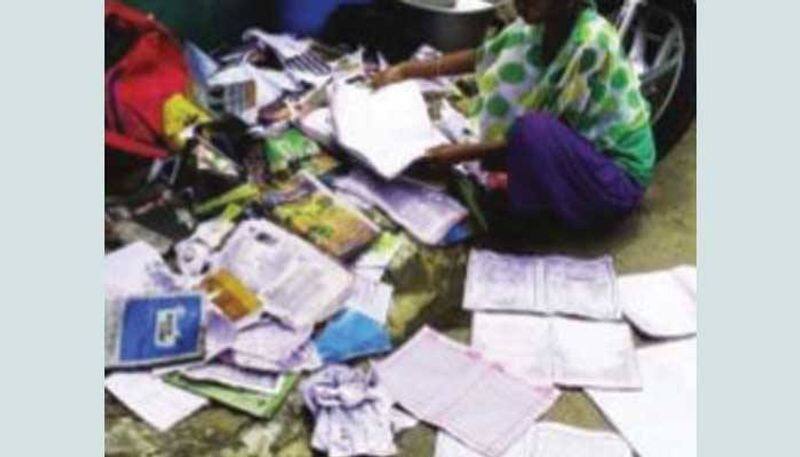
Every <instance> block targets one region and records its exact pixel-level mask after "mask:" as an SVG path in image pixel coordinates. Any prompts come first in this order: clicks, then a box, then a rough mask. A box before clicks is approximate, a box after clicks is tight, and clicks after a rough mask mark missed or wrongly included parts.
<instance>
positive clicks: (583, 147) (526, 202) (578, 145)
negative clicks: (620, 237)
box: [506, 113, 644, 229]
mask: <svg viewBox="0 0 800 457" xmlns="http://www.w3.org/2000/svg"><path fill="white" fill-rule="evenodd" d="M508 141H509V145H508V155H507V158H506V165H507V172H508V199H509V204H510V207H511V210H512V212H514V213H516V214H518V215H522V216H526V217H530V216H534V217H535V216H537V215H540V214H543V213H551V214H552V215H553V216H555V217H556V219H558V220H559V221H560V222H561V223H563V224H564V225H566V226H568V227H570V228H575V229H588V228H593V227H597V226H602V225H608V224H611V223H614V222H616V221H618V220H620V219H621V218H623V217H624V216H625V215H627V214H628V213H630V212H631V211H632V210H633V209H634V208H636V207H637V206H638V205H639V203H640V202H641V200H642V196H643V194H644V188H643V187H642V186H641V185H640V184H639V183H638V182H637V181H636V180H634V179H633V178H632V177H631V176H630V175H628V173H627V172H626V171H625V170H624V169H622V168H621V167H620V166H619V165H617V164H616V163H614V161H613V160H612V159H611V158H610V157H609V156H607V155H606V154H604V153H602V152H600V151H598V150H597V149H595V147H594V146H593V145H592V144H591V143H590V142H589V141H588V140H586V139H585V138H583V137H582V136H581V135H580V134H578V133H577V132H575V131H573V130H572V129H571V128H569V127H568V126H566V125H565V124H564V123H562V122H561V121H559V120H558V119H556V118H554V117H552V116H550V115H548V114H541V113H529V114H526V115H524V116H522V117H520V118H519V119H517V121H516V122H515V123H514V125H513V126H512V128H511V130H510V132H509V136H508Z"/></svg>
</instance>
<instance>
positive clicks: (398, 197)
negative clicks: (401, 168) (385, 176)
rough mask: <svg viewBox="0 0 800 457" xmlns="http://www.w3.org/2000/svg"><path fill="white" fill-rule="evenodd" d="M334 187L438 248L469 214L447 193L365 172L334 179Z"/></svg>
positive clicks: (406, 180)
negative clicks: (451, 230)
mask: <svg viewBox="0 0 800 457" xmlns="http://www.w3.org/2000/svg"><path fill="white" fill-rule="evenodd" d="M333 186H334V187H336V188H337V189H339V190H341V191H343V192H347V193H350V194H353V195H355V196H357V197H359V198H361V199H362V200H364V201H366V202H369V203H370V204H372V205H375V206H377V207H378V208H380V209H381V210H383V211H384V212H385V213H386V214H387V215H388V216H389V217H390V218H392V219H393V220H394V221H395V222H397V223H398V224H400V225H401V226H403V227H404V228H405V229H406V230H408V231H409V232H410V233H411V234H412V235H413V236H414V237H416V238H417V239H418V240H420V241H422V242H423V243H426V244H438V243H439V242H440V241H442V239H443V238H444V237H445V236H446V235H447V233H448V232H449V231H450V229H451V228H452V227H453V226H454V225H456V224H457V223H458V222H460V221H461V220H463V219H465V218H466V217H467V215H468V214H469V211H468V210H467V209H466V208H465V207H464V206H463V205H461V203H459V202H458V201H457V200H456V199H454V198H452V197H450V196H449V195H447V194H446V193H444V192H442V191H440V190H438V189H434V188H432V187H430V186H427V185H424V184H421V183H419V182H418V181H413V180H410V179H396V180H394V181H382V180H381V179H379V178H377V177H374V176H372V175H370V174H369V173H367V172H366V171H364V170H353V171H351V172H350V173H348V174H346V175H343V176H338V177H336V178H334V180H333Z"/></svg>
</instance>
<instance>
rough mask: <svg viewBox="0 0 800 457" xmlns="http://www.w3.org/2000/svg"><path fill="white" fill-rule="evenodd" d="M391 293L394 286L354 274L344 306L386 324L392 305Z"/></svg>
mask: <svg viewBox="0 0 800 457" xmlns="http://www.w3.org/2000/svg"><path fill="white" fill-rule="evenodd" d="M393 293H394V288H393V287H392V286H391V285H389V284H386V283H385V282H381V281H376V280H374V279H371V278H367V277H364V276H361V275H360V274H356V275H355V276H354V281H353V288H352V289H351V291H350V296H349V297H347V300H345V302H344V307H345V308H348V309H352V310H354V311H359V312H361V313H363V314H364V315H366V316H369V317H370V318H371V319H373V320H374V321H375V322H377V323H379V324H381V325H383V324H386V317H387V316H388V315H389V308H390V307H391V306H392V294H393Z"/></svg>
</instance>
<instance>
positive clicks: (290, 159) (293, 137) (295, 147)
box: [264, 129, 320, 173]
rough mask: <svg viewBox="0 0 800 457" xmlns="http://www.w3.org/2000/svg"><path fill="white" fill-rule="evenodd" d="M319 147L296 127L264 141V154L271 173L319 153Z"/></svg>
mask: <svg viewBox="0 0 800 457" xmlns="http://www.w3.org/2000/svg"><path fill="white" fill-rule="evenodd" d="M319 152H320V148H319V145H318V144H317V143H315V142H314V141H313V140H311V139H310V138H308V137H306V136H305V135H303V134H302V133H301V132H300V131H299V130H297V129H289V130H287V131H285V132H283V133H282V134H280V135H279V136H277V137H275V138H270V139H269V140H267V141H266V142H265V143H264V154H265V155H266V158H267V163H269V169H270V171H271V172H273V173H280V172H285V171H287V170H289V166H290V165H291V164H292V163H295V162H299V161H301V160H304V159H307V158H309V157H312V156H315V155H317V154H319Z"/></svg>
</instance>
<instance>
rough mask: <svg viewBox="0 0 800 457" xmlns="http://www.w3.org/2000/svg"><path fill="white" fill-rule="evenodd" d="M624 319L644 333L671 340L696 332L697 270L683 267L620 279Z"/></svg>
mask: <svg viewBox="0 0 800 457" xmlns="http://www.w3.org/2000/svg"><path fill="white" fill-rule="evenodd" d="M619 293H620V301H621V302H622V307H623V312H624V313H625V317H627V318H628V320H630V321H631V323H632V324H633V325H634V327H636V328H637V329H638V330H639V331H641V332H642V333H644V334H646V335H649V336H652V337H657V338H671V337H681V336H688V335H694V334H696V333H697V270H696V268H695V267H692V266H682V267H677V268H672V269H669V270H662V271H653V272H650V273H640V274H632V275H626V276H622V277H620V278H619Z"/></svg>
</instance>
